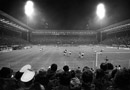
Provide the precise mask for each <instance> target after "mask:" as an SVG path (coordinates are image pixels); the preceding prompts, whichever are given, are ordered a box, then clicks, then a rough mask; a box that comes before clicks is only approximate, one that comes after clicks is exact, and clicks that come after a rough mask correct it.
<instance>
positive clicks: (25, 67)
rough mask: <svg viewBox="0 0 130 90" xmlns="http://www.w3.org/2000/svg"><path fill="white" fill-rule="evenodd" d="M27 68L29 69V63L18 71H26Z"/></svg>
mask: <svg viewBox="0 0 130 90" xmlns="http://www.w3.org/2000/svg"><path fill="white" fill-rule="evenodd" d="M28 69H31V65H29V64H27V65H24V66H23V67H22V68H21V69H20V72H25V71H27V70H28Z"/></svg>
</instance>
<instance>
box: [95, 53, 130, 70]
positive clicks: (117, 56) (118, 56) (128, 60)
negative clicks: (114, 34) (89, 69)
mask: <svg viewBox="0 0 130 90" xmlns="http://www.w3.org/2000/svg"><path fill="white" fill-rule="evenodd" d="M105 59H108V62H110V63H112V64H113V65H114V66H118V65H121V66H122V67H125V68H129V67H130V52H96V60H95V67H96V68H99V67H100V64H101V63H102V62H105Z"/></svg>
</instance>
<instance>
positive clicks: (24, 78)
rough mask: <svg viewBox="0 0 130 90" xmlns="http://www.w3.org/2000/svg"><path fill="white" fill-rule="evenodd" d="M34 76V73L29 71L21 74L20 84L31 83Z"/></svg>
mask: <svg viewBox="0 0 130 90" xmlns="http://www.w3.org/2000/svg"><path fill="white" fill-rule="evenodd" d="M34 76H35V72H34V71H31V70H27V71H25V72H24V73H23V75H22V77H21V81H22V82H29V81H31V80H32V79H33V78H34Z"/></svg>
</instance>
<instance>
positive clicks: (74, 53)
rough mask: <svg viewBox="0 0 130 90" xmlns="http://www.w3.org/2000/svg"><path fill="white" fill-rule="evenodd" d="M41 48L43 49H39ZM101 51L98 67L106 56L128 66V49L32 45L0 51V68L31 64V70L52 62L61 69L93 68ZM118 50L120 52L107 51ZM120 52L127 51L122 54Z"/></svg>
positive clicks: (13, 67) (129, 57)
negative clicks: (82, 55) (21, 48)
mask: <svg viewBox="0 0 130 90" xmlns="http://www.w3.org/2000/svg"><path fill="white" fill-rule="evenodd" d="M40 48H43V50H40ZM65 49H67V50H68V51H69V52H71V55H68V56H64V55H63V51H64V50H65ZM101 49H102V50H103V53H102V54H100V55H98V67H99V65H100V63H101V62H104V61H105V58H106V56H107V58H108V59H110V60H109V62H112V63H113V64H114V65H119V64H120V65H123V66H124V67H129V60H130V50H124V49H117V48H107V47H105V46H33V47H32V48H30V49H25V50H14V51H11V52H4V53H2V52H1V53H0V68H1V67H3V66H5V67H10V68H12V69H13V70H14V71H18V70H20V68H21V67H22V66H24V65H26V64H31V65H32V69H33V70H39V69H40V68H44V69H47V68H48V67H49V66H50V65H51V64H52V63H56V64H57V65H58V69H62V68H63V66H64V65H69V66H70V68H71V69H75V68H78V67H80V68H81V69H82V68H83V67H84V66H89V67H91V68H95V60H96V53H95V52H100V51H101ZM79 52H84V57H83V58H79ZM107 52H120V53H118V54H117V53H107ZM122 52H128V53H126V54H124V53H123V54H122Z"/></svg>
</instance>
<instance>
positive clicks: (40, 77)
mask: <svg viewBox="0 0 130 90" xmlns="http://www.w3.org/2000/svg"><path fill="white" fill-rule="evenodd" d="M129 68H130V19H126V20H123V21H120V22H118V23H114V24H111V25H108V26H105V27H101V28H98V29H96V30H91V29H89V28H88V29H87V30H85V29H80V30H74V29H73V30H71V29H70V30H69V29H67V30H65V29H61V30H59V29H56V28H55V29H48V28H44V29H38V30H37V29H35V28H32V27H30V26H29V25H28V24H25V23H23V22H21V21H20V20H18V19H16V18H14V17H13V16H11V15H9V14H7V13H5V12H3V11H0V84H1V86H0V90H129V89H130V87H129V86H130V70H129ZM98 74H99V76H98ZM118 75H119V76H118ZM123 75H126V76H123ZM34 77H35V78H34ZM119 77H120V78H119ZM121 77H122V78H121ZM98 80H99V81H98ZM100 80H102V81H100ZM105 80H106V81H105ZM123 80H124V81H123ZM127 81H128V82H127ZM18 82H20V83H19V84H18ZM28 82H29V83H28ZM30 82H31V84H30ZM124 82H125V83H124ZM11 83H12V84H11ZM32 83H33V84H32ZM34 83H35V84H34ZM113 83H114V84H113ZM123 83H124V84H123ZM4 85H5V87H4ZM16 85H17V87H16ZM22 85H23V86H22ZM35 85H37V86H35ZM39 85H42V86H39ZM21 88H22V89H21Z"/></svg>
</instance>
